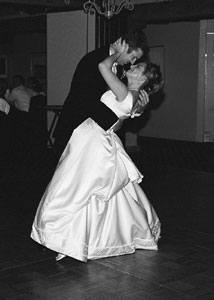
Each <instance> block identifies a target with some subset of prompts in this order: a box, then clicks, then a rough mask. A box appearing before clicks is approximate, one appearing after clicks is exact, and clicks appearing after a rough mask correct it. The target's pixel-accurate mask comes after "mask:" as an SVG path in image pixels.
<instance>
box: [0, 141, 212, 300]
mask: <svg viewBox="0 0 214 300" xmlns="http://www.w3.org/2000/svg"><path fill="white" fill-rule="evenodd" d="M150 142H151V143H152V145H151V143H150V144H149V142H147V143H145V144H144V146H145V148H144V150H143V149H142V148H141V151H137V152H136V151H133V152H130V156H132V158H133V160H134V161H135V162H136V164H137V166H138V167H139V169H140V170H141V171H142V173H143V174H144V179H143V182H142V184H141V185H142V188H143V190H144V191H145V193H146V194H147V196H148V198H149V199H150V201H151V202H152V204H153V206H154V207H155V209H156V211H157V213H158V215H159V217H160V219H161V221H162V235H161V239H160V243H159V250H158V251H146V250H137V251H136V252H135V253H134V254H131V255H124V256H118V257H112V258H106V259H100V260H96V261H88V263H82V262H79V261H77V260H75V259H71V258H65V259H63V260H61V261H59V262H56V261H55V259H54V257H55V253H54V252H52V251H49V250H46V251H44V250H43V249H41V248H40V247H38V245H37V244H36V243H35V242H34V241H33V240H31V239H30V237H29V235H30V231H31V224H32V220H33V216H34V214H35V210H36V207H37V205H38V202H39V199H40V197H41V192H42V190H43V182H42V178H40V177H39V176H36V174H35V173H34V172H32V170H31V171H29V170H26V169H24V168H23V169H20V170H17V173H16V176H11V177H7V178H6V179H5V178H4V176H3V179H1V181H0V213H1V218H0V234H1V241H0V300H5V299H7V300H18V299H19V300H35V299H41V300H100V299H102V300H110V299H111V300H128V299H129V300H138V299H139V300H193V299H197V300H213V299H214V288H213V287H214V233H213V220H214V218H213V216H214V213H213V211H214V169H213V168H212V163H210V164H209V162H206V164H205V161H204V160H208V159H207V155H205V156H204V155H198V149H197V151H196V152H197V155H198V156H197V159H195V156H194V151H195V148H194V147H193V148H188V149H189V150H188V151H190V152H186V151H183V153H185V158H184V159H183V160H182V158H181V155H183V153H182V151H181V149H180V148H179V147H174V148H173V149H176V151H178V152H179V153H178V154H177V156H176V155H174V160H173V153H172V152H170V151H169V150H166V149H165V150H164V151H165V152H164V153H163V149H164V148H165V147H162V145H160V144H159V148H155V149H156V154H155V155H154V156H153V154H152V151H151V149H152V148H153V146H154V143H156V142H154V141H150ZM155 146H156V147H158V144H157V143H156V144H155ZM170 147H171V146H170ZM191 147H192V145H191ZM145 149H146V150H147V151H146V150H145ZM168 149H169V148H168ZM170 149H171V148H170ZM190 149H192V152H191V150H190ZM199 150H200V149H199ZM148 151H150V152H148ZM167 151H168V153H167ZM173 151H174V150H173ZM209 151H210V149H209ZM145 153H147V154H145ZM157 153H159V154H158V155H157ZM161 153H162V154H161ZM209 153H211V152H209ZM146 155H147V160H146V161H145V158H146V157H145V156H146ZM167 157H168V158H169V159H167ZM178 157H179V159H178ZM183 157H184V155H183ZM188 157H189V159H188ZM198 157H199V158H198ZM213 157H214V152H213ZM170 160H171V161H173V163H169V162H170ZM185 160H186V161H188V163H185ZM174 161H177V163H175V162H174ZM209 166H210V168H209ZM28 171H29V172H28ZM2 172H3V169H2Z"/></svg>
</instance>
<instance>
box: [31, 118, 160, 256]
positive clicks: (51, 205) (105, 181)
mask: <svg viewBox="0 0 214 300" xmlns="http://www.w3.org/2000/svg"><path fill="white" fill-rule="evenodd" d="M142 177H143V176H142V174H141V173H140V172H139V170H138V169H137V167H136V166H135V164H134V163H133V162H132V160H131V158H130V157H129V156H128V154H127V153H126V151H125V150H124V148H123V145H122V143H121V141H120V139H119V137H118V136H117V135H116V134H115V133H114V132H113V130H111V129H110V130H108V131H105V130H103V129H102V128H101V127H100V126H99V125H98V124H97V123H95V122H94V121H93V120H92V119H91V118H88V119H87V120H86V121H84V122H83V123H82V124H81V125H80V126H79V127H77V128H76V129H75V130H74V132H73V134H72V136H71V138H70V140H69V142H68V144H67V146H66V148H65V150H64V152H63V154H62V156H61V158H60V160H59V163H58V166H57V168H56V170H55V173H54V175H53V177H52V179H51V181H50V183H49V185H48V186H47V188H46V191H45V193H44V195H43V197H42V199H41V202H40V204H39V206H38V209H37V212H36V215H35V219H34V222H33V225H32V231H31V238H32V239H33V240H35V241H36V242H38V243H40V244H42V245H44V246H45V247H47V248H49V249H51V250H54V251H56V252H57V253H61V254H64V255H66V256H70V257H72V258H75V259H77V260H80V261H84V262H86V261H87V259H99V258H104V257H110V256H117V255H124V254H131V253H133V252H135V250H136V249H146V250H157V249H158V245H157V243H158V239H159V237H160V221H159V218H158V216H157V214H156V212H155V210H154V208H153V206H152V205H151V203H150V202H149V200H148V199H147V197H146V195H145V194H144V192H143V190H142V189H141V187H140V185H139V183H140V182H141V180H142Z"/></svg>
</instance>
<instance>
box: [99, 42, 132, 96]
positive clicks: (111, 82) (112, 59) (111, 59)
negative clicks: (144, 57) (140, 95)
mask: <svg viewBox="0 0 214 300" xmlns="http://www.w3.org/2000/svg"><path fill="white" fill-rule="evenodd" d="M119 43H120V44H119V46H118V49H116V53H115V54H113V55H111V56H108V57H107V58H106V59H104V60H103V61H102V62H101V63H99V70H100V73H101V75H102V76H103V78H104V80H105V82H106V83H107V85H108V86H109V88H110V89H111V91H112V92H113V93H114V94H115V96H116V99H117V101H119V102H122V101H123V100H124V99H125V98H126V96H127V93H128V88H127V86H126V85H125V84H124V83H123V82H122V81H121V80H120V79H119V78H118V77H117V76H116V75H115V74H114V73H113V72H112V66H113V64H114V63H116V62H117V60H118V58H119V57H120V56H121V55H123V54H124V53H127V50H128V45H127V44H126V43H125V42H123V43H122V44H121V42H119Z"/></svg>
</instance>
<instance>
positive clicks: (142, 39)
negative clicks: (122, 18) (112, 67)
mask: <svg viewBox="0 0 214 300" xmlns="http://www.w3.org/2000/svg"><path fill="white" fill-rule="evenodd" d="M122 40H125V41H126V43H127V44H129V50H128V53H130V52H132V51H133V50H136V49H138V48H140V49H141V50H142V51H143V56H147V54H148V50H149V47H148V42H147V37H146V35H145V33H144V32H143V31H142V30H141V29H133V30H131V31H129V32H127V33H125V34H124V35H122Z"/></svg>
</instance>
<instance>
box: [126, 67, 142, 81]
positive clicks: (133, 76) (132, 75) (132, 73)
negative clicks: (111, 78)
mask: <svg viewBox="0 0 214 300" xmlns="http://www.w3.org/2000/svg"><path fill="white" fill-rule="evenodd" d="M145 70H146V63H143V62H142V63H139V64H137V65H132V66H131V67H130V69H129V70H128V71H127V72H126V77H127V79H128V80H129V81H135V80H136V81H145V80H146V76H145Z"/></svg>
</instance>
